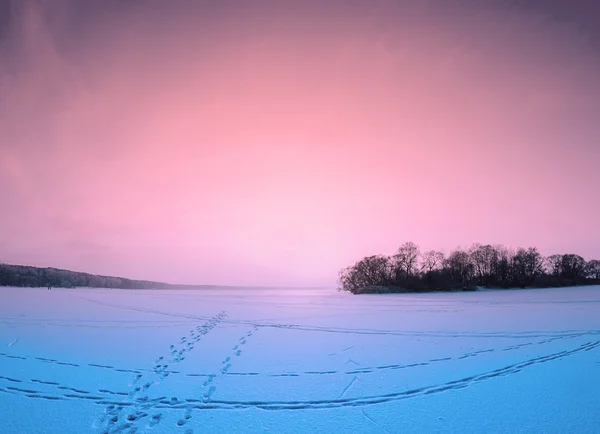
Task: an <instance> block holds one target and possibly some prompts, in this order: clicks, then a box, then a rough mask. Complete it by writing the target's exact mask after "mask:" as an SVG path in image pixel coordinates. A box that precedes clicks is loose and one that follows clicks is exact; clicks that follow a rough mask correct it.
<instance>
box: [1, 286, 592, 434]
mask: <svg viewBox="0 0 600 434" xmlns="http://www.w3.org/2000/svg"><path fill="white" fill-rule="evenodd" d="M88 432H89V433H105V432H108V433H134V432H135V433H181V434H190V433H194V434H197V433H206V432H209V433H245V432H248V433H253V432H270V433H307V432H323V433H332V432H352V433H369V432H375V433H376V432H383V433H410V432H528V433H535V432H540V433H542V432H543V433H553V432H571V433H573V432H577V433H588V432H597V433H598V432H600V287H597V286H596V287H582V288H563V289H543V290H521V291H485V292H475V293H444V294H420V295H414V294H396V295H361V296H353V295H350V294H344V293H338V292H336V291H334V290H252V289H235V290H234V289H227V290H218V289H211V290H197V291H192V290H182V291H173V290H171V291H159V290H157V291H151V290H149V291H125V290H105V289H74V290H67V289H53V290H52V291H47V290H46V289H25V288H0V433H2V434H6V433H31V434H33V433H44V434H50V433H60V434H64V433H88Z"/></svg>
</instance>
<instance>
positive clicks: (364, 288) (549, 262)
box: [339, 242, 600, 294]
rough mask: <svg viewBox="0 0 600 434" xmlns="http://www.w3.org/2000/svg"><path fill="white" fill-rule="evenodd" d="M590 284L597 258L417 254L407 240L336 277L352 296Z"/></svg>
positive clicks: (489, 252) (527, 252)
mask: <svg viewBox="0 0 600 434" xmlns="http://www.w3.org/2000/svg"><path fill="white" fill-rule="evenodd" d="M594 284H600V260H590V261H587V262H586V261H585V259H583V258H582V257H581V256H579V255H575V254H557V255H551V256H548V257H544V256H542V255H541V254H540V253H539V252H538V250H537V248H535V247H530V248H527V249H523V248H519V249H517V250H510V249H507V248H506V247H504V246H502V245H489V244H487V245H481V244H474V245H473V246H472V247H471V248H469V249H466V250H461V249H456V250H454V251H453V252H451V253H450V254H449V255H448V256H445V255H444V254H443V253H442V252H438V251H435V250H430V251H427V252H423V253H421V251H420V249H419V246H418V245H416V244H415V243H413V242H407V243H404V244H403V245H402V246H400V248H399V249H398V251H397V252H396V254H395V255H392V256H383V255H375V256H369V257H366V258H364V259H362V260H361V261H359V262H357V263H356V264H354V265H353V266H350V267H347V268H345V269H343V270H341V271H340V273H339V289H341V290H344V291H349V292H352V293H353V294H364V293H390V292H429V291H453V290H454V291H473V290H476V289H477V287H485V288H533V287H537V288H541V287H558V286H576V285H594Z"/></svg>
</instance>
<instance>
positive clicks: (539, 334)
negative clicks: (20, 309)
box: [73, 296, 600, 339]
mask: <svg viewBox="0 0 600 434" xmlns="http://www.w3.org/2000/svg"><path fill="white" fill-rule="evenodd" d="M73 297H77V298H80V299H82V300H86V301H88V302H90V303H95V304H99V305H102V306H109V307H114V308H117V309H125V310H131V311H136V312H144V313H152V314H156V315H163V316H169V317H175V318H186V319H193V320H197V321H206V320H207V319H208V317H206V316H198V315H191V314H185V313H179V312H166V311H161V310H157V309H148V308H142V307H135V306H128V305H122V304H116V303H107V302H104V301H100V300H94V299H91V298H87V297H82V296H73ZM223 322H224V323H228V324H237V325H248V326H253V327H265V328H275V329H284V330H298V331H309V332H323V333H342V334H356V335H383V336H402V337H434V338H483V339H490V338H513V339H519V338H524V339H527V338H546V337H555V336H556V332H548V331H527V332H508V333H507V332H484V333H476V332H456V333H448V332H441V331H412V330H404V331H403V330H378V329H354V328H341V327H322V326H311V325H301V324H278V323H268V322H259V321H249V320H234V319H230V320H224V321H223ZM561 334H562V335H563V336H573V337H576V336H581V335H582V334H599V335H600V330H585V331H582V330H564V331H562V332H561Z"/></svg>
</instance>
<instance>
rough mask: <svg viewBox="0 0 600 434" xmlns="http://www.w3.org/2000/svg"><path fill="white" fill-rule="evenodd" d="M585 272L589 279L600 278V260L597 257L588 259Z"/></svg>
mask: <svg viewBox="0 0 600 434" xmlns="http://www.w3.org/2000/svg"><path fill="white" fill-rule="evenodd" d="M585 274H586V277H587V278H588V279H594V280H600V261H599V260H597V259H592V260H591V261H588V263H587V266H586V269H585Z"/></svg>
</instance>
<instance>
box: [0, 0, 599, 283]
mask: <svg viewBox="0 0 600 434" xmlns="http://www.w3.org/2000/svg"><path fill="white" fill-rule="evenodd" d="M83 3H86V2H83ZM320 4H321V3H320V2H313V1H308V2H306V3H303V4H302V6H300V5H299V4H298V3H297V2H293V3H292V2H290V3H285V2H283V3H282V2H274V1H272V2H271V1H265V2H257V3H252V6H250V5H249V4H248V3H244V2H223V3H210V2H198V3H195V4H193V5H192V4H190V3H186V2H172V3H171V2H169V3H168V4H167V3H162V2H147V3H143V4H141V3H140V4H137V3H135V2H131V3H121V2H116V1H112V0H109V1H107V2H98V3H97V4H96V3H91V2H90V3H86V4H85V5H83V6H82V3H79V2H77V1H69V0H64V1H61V2H60V3H58V6H56V4H55V3H54V2H52V5H53V6H51V2H44V1H38V2H35V1H23V2H18V1H14V2H12V4H11V5H12V6H11V7H10V16H9V19H8V20H6V26H4V27H2V22H1V21H0V29H4V30H0V204H1V208H0V239H1V240H2V247H1V248H0V261H1V262H7V263H21V264H30V265H40V266H56V267H60V268H68V269H76V270H82V271H88V272H92V273H101V274H108V275H122V276H126V277H131V278H143V279H150V280H162V281H168V282H174V283H198V284H203V283H206V284H231V285H234V284H247V285H287V286H289V285H328V284H333V283H335V280H336V276H337V271H338V270H339V269H340V268H342V267H344V266H346V265H350V264H351V263H353V262H354V261H356V260H357V259H360V258H361V257H363V256H366V255H369V254H375V253H384V254H390V253H393V251H394V250H395V249H396V248H397V247H398V246H399V245H400V244H401V243H402V242H404V241H408V240H413V241H415V242H417V243H418V244H420V245H421V246H422V247H423V248H424V249H432V248H436V249H444V250H446V251H449V250H450V249H452V248H455V247H456V246H458V245H462V246H467V245H470V244H471V243H473V242H485V243H487V242H489V243H503V244H506V245H508V246H515V247H516V246H525V247H527V246H530V245H535V246H537V247H538V248H539V249H540V251H541V252H542V253H544V254H552V253H556V252H565V253H566V252H573V253H579V254H581V255H583V256H585V257H587V258H588V259H589V258H590V257H600V231H598V230H597V224H598V223H597V222H598V221H600V207H599V206H598V204H597V200H596V198H597V196H598V192H597V189H598V186H600V170H598V163H599V162H600V147H599V146H598V143H599V139H600V126H599V125H598V122H597V120H598V118H599V115H600V86H598V78H597V77H600V55H599V54H598V49H597V47H595V46H593V45H592V44H590V43H589V35H588V34H586V32H585V29H581V28H578V27H577V26H575V25H570V24H569V23H564V22H559V21H557V20H554V19H552V17H551V16H549V15H545V14H543V13H542V12H543V11H538V13H533V12H531V11H525V10H523V9H517V8H514V7H508V6H501V2H499V3H498V4H495V3H490V5H488V6H483V5H480V4H478V2H472V1H468V0H464V1H455V2H445V1H441V0H440V1H435V0H432V1H428V2H423V3H421V6H415V5H414V2H394V3H393V2H387V1H380V2H365V3H360V2H358V3H348V2H331V3H328V7H327V8H324V7H323V6H319V5H320ZM491 4H494V6H491ZM292 5H293V6H292Z"/></svg>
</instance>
